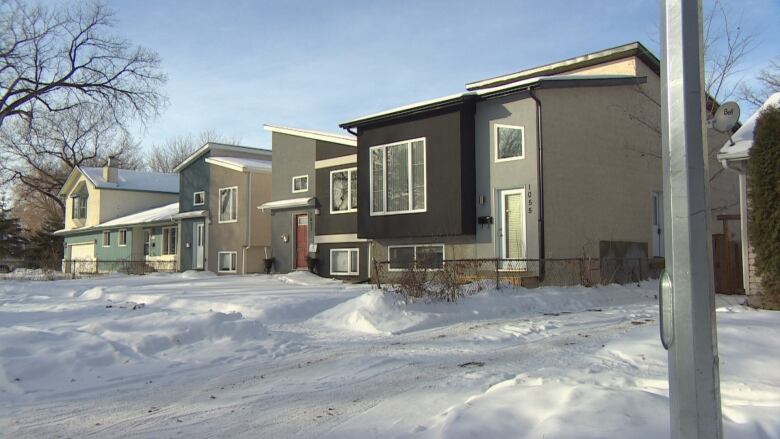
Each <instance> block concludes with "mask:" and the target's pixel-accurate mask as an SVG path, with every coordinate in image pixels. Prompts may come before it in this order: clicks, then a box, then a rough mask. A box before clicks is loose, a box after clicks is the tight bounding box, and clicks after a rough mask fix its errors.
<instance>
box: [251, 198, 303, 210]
mask: <svg viewBox="0 0 780 439" xmlns="http://www.w3.org/2000/svg"><path fill="white" fill-rule="evenodd" d="M313 200H314V198H313V197H304V198H290V199H289V200H278V201H269V202H267V203H263V204H261V205H259V206H257V208H258V209H260V210H274V209H286V208H290V207H302V206H308V205H309V204H311V202H312V201H313Z"/></svg>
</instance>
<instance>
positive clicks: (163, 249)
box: [160, 226, 179, 256]
mask: <svg viewBox="0 0 780 439" xmlns="http://www.w3.org/2000/svg"><path fill="white" fill-rule="evenodd" d="M171 229H173V231H174V233H175V236H174V238H175V239H174V240H173V251H171V248H170V245H169V244H168V237H167V236H165V231H166V230H171ZM168 235H169V236H170V232H168ZM160 236H161V237H162V246H161V248H160V254H161V255H162V256H170V255H175V254H176V253H177V252H176V247H178V245H179V230H178V228H177V227H176V226H167V227H163V228H162V231H161V233H160ZM166 247H167V250H168V251H167V252H166Z"/></svg>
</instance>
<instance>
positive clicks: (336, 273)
mask: <svg viewBox="0 0 780 439" xmlns="http://www.w3.org/2000/svg"><path fill="white" fill-rule="evenodd" d="M338 252H347V258H348V263H347V266H351V265H352V253H353V252H354V253H357V267H355V271H349V268H348V269H347V271H334V270H333V253H338ZM330 274H331V275H332V276H358V275H360V249H359V248H356V247H354V248H332V249H330Z"/></svg>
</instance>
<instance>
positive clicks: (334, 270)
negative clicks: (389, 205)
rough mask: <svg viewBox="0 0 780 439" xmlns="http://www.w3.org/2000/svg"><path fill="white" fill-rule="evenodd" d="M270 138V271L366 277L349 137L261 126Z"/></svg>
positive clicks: (354, 162) (366, 261)
mask: <svg viewBox="0 0 780 439" xmlns="http://www.w3.org/2000/svg"><path fill="white" fill-rule="evenodd" d="M265 129H266V130H268V131H270V132H271V133H272V134H271V137H272V149H273V156H274V163H275V165H274V174H273V197H272V198H271V201H269V202H267V203H264V204H262V205H260V206H258V208H259V209H260V210H262V211H265V212H269V213H270V214H271V215H272V218H273V220H272V230H273V232H272V235H273V242H272V248H273V257H274V269H275V271H277V272H282V273H285V272H289V271H292V270H303V269H307V263H308V261H309V260H311V261H312V263H315V262H316V266H313V267H312V268H313V269H315V270H316V271H317V272H318V273H319V274H321V275H323V276H330V277H336V278H342V279H345V280H351V281H362V280H366V279H368V277H369V276H370V269H371V254H370V247H369V245H368V241H367V240H366V239H362V238H358V236H357V212H358V207H357V205H358V198H357V178H358V175H357V168H356V166H357V155H356V150H355V146H356V142H355V139H354V138H353V137H352V136H345V135H338V134H330V133H323V132H319V131H311V130H303V129H297V128H288V127H281V126H276V125H265Z"/></svg>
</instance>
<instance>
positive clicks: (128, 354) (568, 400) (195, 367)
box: [0, 271, 780, 439]
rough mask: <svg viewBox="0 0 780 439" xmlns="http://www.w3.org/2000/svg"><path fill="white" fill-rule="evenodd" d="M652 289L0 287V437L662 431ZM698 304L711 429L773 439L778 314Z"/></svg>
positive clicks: (218, 284) (243, 279) (305, 280)
mask: <svg viewBox="0 0 780 439" xmlns="http://www.w3.org/2000/svg"><path fill="white" fill-rule="evenodd" d="M656 291H657V283H655V282H648V283H642V284H640V285H629V286H616V285H612V286H601V287H595V288H584V287H567V288H551V287H548V288H539V289H535V290H527V289H522V288H518V289H514V288H508V287H507V288H503V289H501V290H485V291H481V292H479V293H477V294H474V295H472V296H468V297H466V298H464V299H463V300H461V301H460V302H458V303H425V302H415V303H411V304H407V303H404V302H403V301H401V300H400V299H399V298H398V297H397V296H395V295H393V294H392V293H389V292H385V291H381V290H376V289H374V288H372V287H371V286H369V285H354V284H346V283H342V282H339V281H335V280H331V279H323V278H319V277H316V276H314V275H312V274H310V273H306V272H295V273H291V274H288V275H272V276H265V275H253V276H230V277H225V276H215V275H214V274H212V273H208V272H195V271H192V272H185V273H180V274H155V275H148V276H127V275H112V276H109V277H101V278H93V279H79V280H59V281H51V282H32V281H18V280H5V281H2V282H0V431H1V432H2V433H1V434H0V436H3V435H7V436H8V437H15V438H16V437H21V438H24V437H53V436H61V437H83V436H90V435H92V436H98V437H125V436H134V437H150V438H152V437H171V436H181V437H228V436H229V437H257V436H258V435H259V436H263V437H296V438H314V437H318V438H319V437H323V438H365V437H402V438H440V437H447V438H467V437H491V438H502V437H521V438H539V437H550V438H602V437H632V438H637V439H643V438H656V437H667V436H668V420H669V414H668V410H669V401H668V397H667V394H668V390H667V383H666V373H667V372H666V352H665V351H664V350H663V348H662V347H661V346H660V342H659V340H658V323H657V319H658V310H657V308H658V307H657V302H656V300H657V299H656ZM743 301H744V297H738V296H721V297H719V298H718V303H719V309H718V313H717V318H718V338H719V350H720V360H721V363H720V365H721V367H720V370H721V379H722V381H721V393H722V399H723V415H724V428H725V432H726V436H727V437H740V438H753V437H755V438H780V419H779V418H778V417H777V415H776V414H777V413H778V410H779V409H780V368H777V367H776V365H777V359H776V356H777V352H778V349H780V320H779V319H778V317H780V314H778V313H777V312H769V311H756V310H753V309H750V308H747V307H745V306H743V305H741V303H742V302H743Z"/></svg>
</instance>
